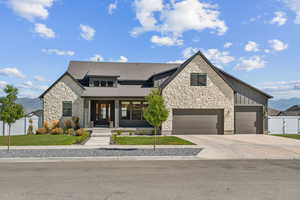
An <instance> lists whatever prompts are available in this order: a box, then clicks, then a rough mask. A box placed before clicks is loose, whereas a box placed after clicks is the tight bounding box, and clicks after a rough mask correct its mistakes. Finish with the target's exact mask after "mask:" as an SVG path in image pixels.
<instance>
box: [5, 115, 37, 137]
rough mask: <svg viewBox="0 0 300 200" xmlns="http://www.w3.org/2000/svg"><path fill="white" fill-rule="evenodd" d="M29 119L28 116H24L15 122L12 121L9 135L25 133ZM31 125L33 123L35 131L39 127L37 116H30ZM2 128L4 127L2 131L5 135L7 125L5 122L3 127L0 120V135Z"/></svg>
mask: <svg viewBox="0 0 300 200" xmlns="http://www.w3.org/2000/svg"><path fill="white" fill-rule="evenodd" d="M29 119H30V118H28V117H26V118H22V119H20V120H18V121H16V123H14V124H13V125H12V126H11V135H25V134H26V133H27V129H28V126H29ZM31 119H32V125H33V130H34V131H35V130H36V129H37V128H38V127H39V123H40V121H39V117H38V116H35V115H34V116H32V117H31ZM3 128H4V132H5V135H8V125H7V124H5V127H4V126H3V122H2V121H0V136H2V135H3Z"/></svg>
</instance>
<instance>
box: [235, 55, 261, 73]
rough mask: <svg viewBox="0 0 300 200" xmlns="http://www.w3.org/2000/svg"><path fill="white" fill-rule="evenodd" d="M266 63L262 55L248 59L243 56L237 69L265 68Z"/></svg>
mask: <svg viewBox="0 0 300 200" xmlns="http://www.w3.org/2000/svg"><path fill="white" fill-rule="evenodd" d="M265 65H266V61H264V60H263V59H262V58H261V57H260V56H252V57H250V58H248V59H246V58H241V59H240V63H239V64H237V65H236V66H235V70H241V71H252V70H255V69H260V68H264V67H265Z"/></svg>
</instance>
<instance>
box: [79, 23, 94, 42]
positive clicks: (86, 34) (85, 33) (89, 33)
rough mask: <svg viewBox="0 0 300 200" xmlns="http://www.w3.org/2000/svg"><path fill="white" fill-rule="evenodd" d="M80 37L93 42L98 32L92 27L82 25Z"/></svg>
mask: <svg viewBox="0 0 300 200" xmlns="http://www.w3.org/2000/svg"><path fill="white" fill-rule="evenodd" d="M80 30H81V33H80V36H81V37H82V38H83V39H85V40H93V39H94V36H95V33H96V30H95V29H93V28H92V27H90V26H88V25H84V24H80Z"/></svg>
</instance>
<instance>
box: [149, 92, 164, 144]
mask: <svg viewBox="0 0 300 200" xmlns="http://www.w3.org/2000/svg"><path fill="white" fill-rule="evenodd" d="M146 100H147V102H148V107H147V108H145V110H144V118H145V119H146V120H147V122H148V123H149V124H151V125H152V126H154V150H155V147H156V135H157V130H158V128H159V127H160V126H161V125H162V123H163V122H164V121H166V120H167V118H168V116H169V111H168V109H167V108H166V106H165V103H164V99H163V97H162V96H161V92H160V90H159V89H154V90H152V91H151V93H150V94H149V95H148V96H146Z"/></svg>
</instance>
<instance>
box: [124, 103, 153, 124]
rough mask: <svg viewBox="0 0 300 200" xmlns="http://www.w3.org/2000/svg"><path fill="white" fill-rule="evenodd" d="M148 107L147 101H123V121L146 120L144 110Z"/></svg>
mask: <svg viewBox="0 0 300 200" xmlns="http://www.w3.org/2000/svg"><path fill="white" fill-rule="evenodd" d="M147 105H148V104H147V103H146V102H145V101H122V102H121V120H145V119H144V117H143V109H144V108H145V107H146V106H147Z"/></svg>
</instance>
